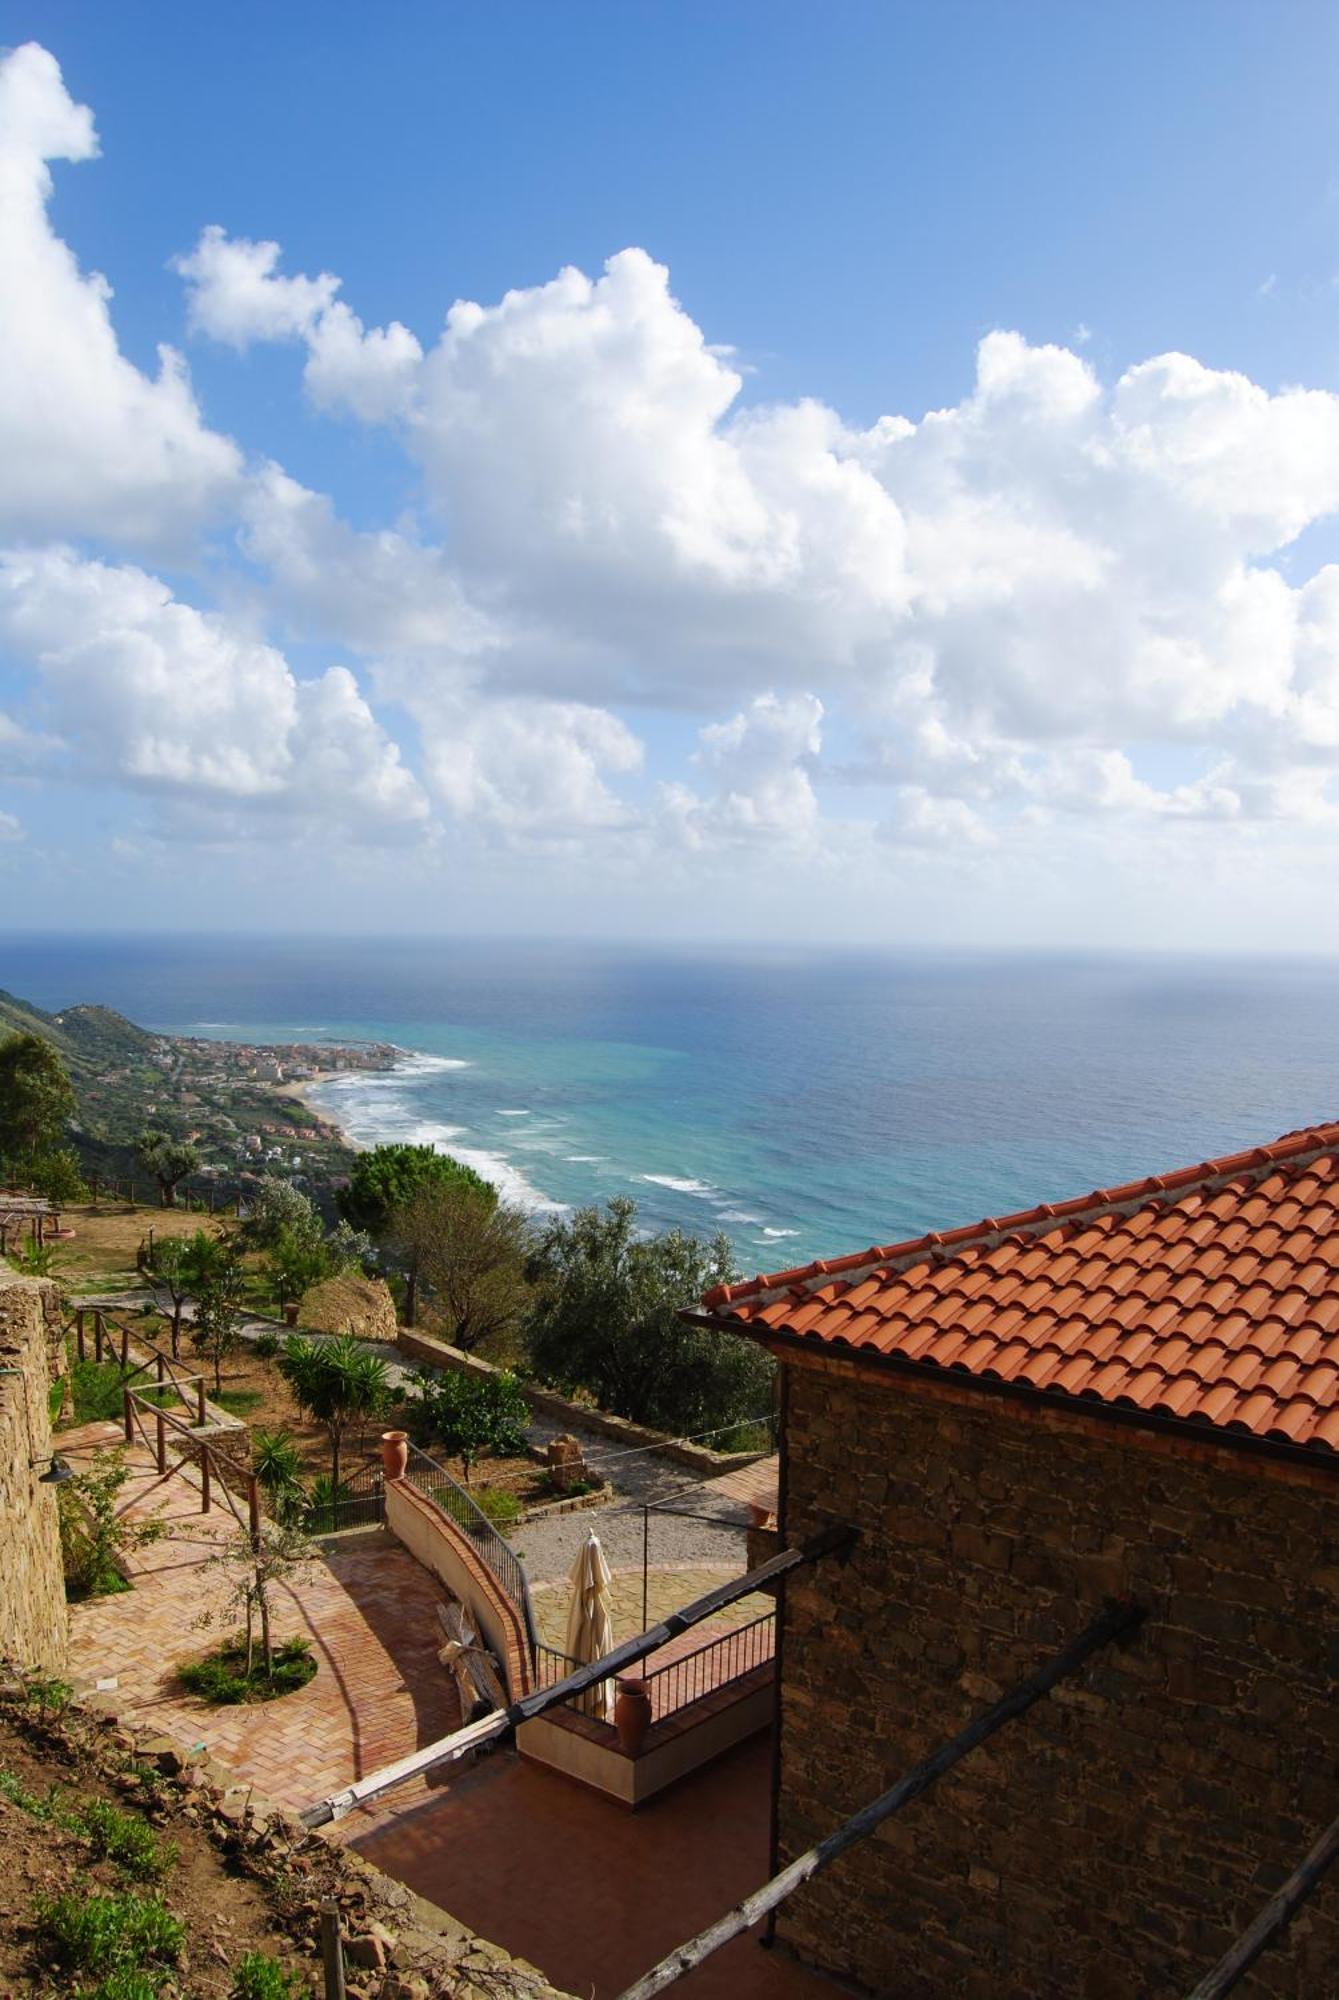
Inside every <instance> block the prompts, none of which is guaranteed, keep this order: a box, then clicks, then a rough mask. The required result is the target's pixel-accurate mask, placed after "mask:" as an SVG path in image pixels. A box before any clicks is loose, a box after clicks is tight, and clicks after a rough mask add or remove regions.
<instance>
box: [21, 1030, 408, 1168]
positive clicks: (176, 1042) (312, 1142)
mask: <svg viewBox="0 0 1339 2000" xmlns="http://www.w3.org/2000/svg"><path fill="white" fill-rule="evenodd" d="M0 1030H7V1031H9V1032H11V1033H34V1032H35V1033H37V1034H39V1035H41V1036H44V1037H46V1038H47V1039H49V1040H50V1041H51V1042H52V1043H53V1044H54V1045H55V1046H56V1047H57V1048H58V1049H59V1050H60V1051H61V1053H62V1055H63V1057H64V1058H65V1060H66V1062H67V1065H68V1069H69V1075H70V1081H71V1085H72V1087H73V1090H74V1095H75V1101H76V1114H75V1118H74V1121H73V1124H72V1127H71V1138H72V1140H73V1142H74V1145H75V1148H76V1150H77V1152H78V1155H79V1157H80V1160H81V1162H82V1165H83V1170H84V1173H85V1177H86V1178H87V1179H90V1180H96V1181H98V1182H99V1183H101V1182H107V1183H110V1184H120V1183H127V1184H129V1183H133V1181H134V1177H135V1173H136V1157H135V1143H136V1139H137V1136H138V1135H139V1134H140V1133H141V1132H142V1131H144V1130H145V1129H146V1128H150V1127H152V1128H157V1129H160V1130H162V1131H164V1132H165V1133H166V1134H167V1135H168V1137H169V1138H170V1139H172V1140H174V1141H181V1142H184V1143H187V1144H189V1145H191V1146H193V1147H194V1148H195V1151H196V1154H197V1155H198V1161H197V1164H196V1165H195V1166H194V1167H193V1169H192V1175H191V1179H192V1182H193V1183H198V1184H199V1185H200V1186H201V1187H202V1188H207V1187H210V1186H212V1187H213V1188H214V1189H215V1191H216V1192H217V1193H220V1194H227V1195H233V1194H236V1193H239V1192H242V1191H244V1190H245V1188H246V1187H247V1186H249V1185H253V1184H254V1182H255V1179H256V1177H257V1176H258V1175H259V1174H261V1173H263V1172H266V1171H271V1172H274V1171H278V1172H283V1173H285V1174H287V1175H291V1176H297V1177H299V1178H300V1179H301V1181H302V1184H303V1185H305V1186H308V1187H310V1188H311V1189H312V1190H313V1191H315V1192H316V1193H317V1194H318V1195H319V1196H320V1197H321V1198H322V1199H326V1200H328V1198H329V1196H330V1193H331V1190H332V1189H333V1187H334V1185H335V1184H336V1182H337V1181H338V1180H339V1179H340V1178H341V1177H343V1176H344V1175H345V1174H347V1172H348V1168H349V1163H350V1160H351V1158H352V1149H351V1147H350V1145H349V1142H348V1140H347V1139H346V1137H345V1136H344V1134H343V1133H342V1132H341V1131H340V1129H339V1126H338V1125H337V1124H336V1123H335V1122H334V1121H333V1120H332V1119H330V1118H328V1117H327V1116H325V1115H324V1114H323V1113H322V1112H321V1111H320V1110H319V1109H318V1108H316V1107H315V1106H314V1105H313V1104H311V1103H310V1102H309V1099H308V1095H307V1093H308V1092H309V1091H311V1090H312V1089H313V1088H314V1087H315V1086H316V1085H317V1084H319V1083H321V1082H324V1081H326V1080H328V1079H330V1078H332V1077H339V1076H347V1075H351V1074H356V1073H368V1072H378V1071H386V1070H390V1069H393V1068H394V1066H395V1064H396V1062H397V1060H398V1059H399V1057H400V1054H401V1051H399V1050H397V1049H396V1048H395V1047H394V1046H393V1045H392V1044H390V1043H389V1042H368V1041H350V1042H283V1043H274V1044H271V1043H250V1042H237V1041H228V1040H224V1039H222V1038H219V1039H213V1038H209V1037H204V1036H198V1035H173V1034H165V1033H161V1032H158V1031H153V1030H149V1029H145V1028H142V1027H139V1026H137V1025H136V1024H135V1023H134V1022H132V1021H128V1020H126V1019H125V1017H124V1016H123V1015H120V1014H118V1013H116V1012H114V1011H113V1010H112V1009H110V1008H107V1007H101V1006H96V1005H80V1006H75V1007H67V1008H64V1009H62V1010H61V1011H60V1012H59V1013H49V1012H45V1011H44V1010H43V1009H41V1008H38V1007H34V1006H32V1005H31V1004H30V1003H29V1002H27V1001H26V1000H22V999H19V998H17V997H16V996H15V995H13V994H9V993H0Z"/></svg>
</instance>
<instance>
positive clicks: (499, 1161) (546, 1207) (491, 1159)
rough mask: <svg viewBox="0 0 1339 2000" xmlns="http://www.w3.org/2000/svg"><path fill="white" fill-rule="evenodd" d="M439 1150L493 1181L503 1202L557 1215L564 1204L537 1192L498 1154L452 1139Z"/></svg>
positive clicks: (535, 1213)
mask: <svg viewBox="0 0 1339 2000" xmlns="http://www.w3.org/2000/svg"><path fill="white" fill-rule="evenodd" d="M441 1151H443V1152H445V1153H450V1155H451V1158H452V1159H453V1160H459V1161H460V1164H461V1165H462V1166H463V1167H473V1169H474V1171H475V1173H476V1174H482V1175H483V1177H484V1179H485V1180H486V1181H491V1182H492V1183H493V1186H494V1187H495V1188H496V1189H497V1191H498V1193H499V1194H500V1195H501V1196H502V1199H503V1200H504V1201H509V1202H511V1203H513V1205H514V1206H515V1207H517V1208H523V1209H524V1210H525V1211H526V1213H527V1215H561V1214H562V1213H563V1212H564V1210H565V1209H566V1207H567V1203H566V1202H565V1201H554V1200H552V1199H551V1197H550V1196H549V1195H546V1194H541V1193H540V1190H539V1189H538V1188H537V1187H536V1186H535V1185H534V1184H533V1182H531V1181H528V1180H527V1179H526V1177H525V1175H524V1174H523V1173H522V1172H521V1170H520V1168H519V1167H514V1166H513V1165H512V1163H511V1161H510V1160H508V1159H506V1158H505V1157H504V1156H503V1155H502V1154H501V1153H486V1152H484V1151H483V1150H482V1149H481V1148H480V1147H477V1146H458V1145H456V1143H455V1142H454V1140H453V1141H452V1143H451V1144H450V1145H449V1146H443V1147H442V1148H441Z"/></svg>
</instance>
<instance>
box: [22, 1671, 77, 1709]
mask: <svg viewBox="0 0 1339 2000" xmlns="http://www.w3.org/2000/svg"><path fill="white" fill-rule="evenodd" d="M73 1697H74V1688H73V1687H72V1685H71V1684H70V1682H69V1681H58V1680H57V1679H56V1678H55V1676H54V1675H52V1674H34V1675H33V1677H32V1679H31V1680H29V1681H28V1682H27V1684H26V1685H25V1687H24V1690H23V1699H24V1700H25V1701H26V1702H29V1703H30V1704H31V1705H32V1707H33V1708H36V1709H39V1710H40V1711H41V1713H42V1714H43V1715H59V1714H60V1712H61V1710H62V1709H63V1708H68V1707H69V1704H70V1702H71V1700H72V1699H73Z"/></svg>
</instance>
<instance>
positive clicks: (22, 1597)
mask: <svg viewBox="0 0 1339 2000" xmlns="http://www.w3.org/2000/svg"><path fill="white" fill-rule="evenodd" d="M64 1369H65V1355H64V1347H63V1343H62V1339H61V1326H60V1306H59V1301H58V1298H57V1293H56V1287H55V1286H54V1285H53V1284H52V1283H51V1282H50V1280H49V1279H41V1278H20V1277H19V1276H17V1275H16V1274H12V1273H10V1274H6V1275H4V1276H0V1370H2V1371H3V1372H2V1373H0V1655H6V1656H8V1657H9V1658H10V1659H12V1660H15V1661H17V1662H18V1664H19V1665H21V1666H25V1667H41V1668H44V1669H46V1670H48V1671H56V1670H59V1669H60V1668H61V1667H63V1666H64V1664H65V1658H66V1643H67V1628H66V1613H65V1580H64V1577H63V1575H62V1572H61V1561H60V1534H59V1530H58V1528H57V1523H56V1491H55V1488H54V1487H52V1486H43V1485H42V1484H41V1483H40V1482H39V1480H38V1477H37V1474H38V1472H39V1471H41V1470H42V1469H43V1468H44V1466H45V1464H46V1462H47V1460H48V1459H49V1458H50V1456H51V1425H50V1421H49V1418H48V1412H47V1392H48V1389H49V1387H50V1384H51V1383H52V1381H53V1380H55V1378H56V1377H57V1376H58V1375H60V1374H63V1373H64ZM10 1371H14V1372H10ZM33 1459H36V1460H37V1464H36V1465H33V1464H32V1463H31V1462H30V1461H31V1460H33Z"/></svg>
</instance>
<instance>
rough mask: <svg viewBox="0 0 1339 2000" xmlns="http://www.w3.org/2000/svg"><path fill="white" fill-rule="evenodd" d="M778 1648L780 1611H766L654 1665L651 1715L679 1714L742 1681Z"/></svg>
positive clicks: (649, 1690)
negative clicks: (680, 1711) (703, 1699)
mask: <svg viewBox="0 0 1339 2000" xmlns="http://www.w3.org/2000/svg"><path fill="white" fill-rule="evenodd" d="M775 1651H776V1613H775V1611H764V1612H763V1614H762V1616H761V1617H759V1618H754V1619H752V1620H751V1621H750V1623H749V1624H747V1625H736V1626H735V1627H734V1628H733V1629H732V1630H731V1631H729V1632H723V1633H722V1634H721V1635H720V1637H719V1638H716V1639H708V1640H707V1641H706V1643H705V1644H704V1645H701V1646H695V1647H694V1649H693V1651H692V1652H691V1653H684V1654H683V1655H682V1656H681V1657H680V1658H679V1659H677V1660H669V1661H667V1662H666V1664H665V1665H664V1666H663V1667H653V1668H652V1669H651V1671H650V1673H649V1674H647V1675H645V1677H644V1678H645V1680H646V1691H647V1693H648V1694H649V1695H650V1697H651V1714H652V1716H653V1717H654V1719H655V1720H656V1721H657V1722H659V1721H660V1720H661V1718H662V1717H664V1716H666V1715H676V1714H677V1713H678V1711H679V1710H680V1709H681V1708H688V1707H689V1706H690V1705H691V1704H692V1703H693V1702H695V1701H701V1700H702V1698H703V1696H704V1695H709V1694H715V1692H716V1690H717V1688H723V1687H727V1686H728V1685H729V1684H730V1682H731V1681H737V1680H742V1679H743V1677H744V1675H745V1674H749V1673H752V1671H753V1669H754V1668H755V1667H761V1666H765V1665H766V1664H767V1662H768V1661H769V1660H770V1659H771V1658H772V1655H773V1654H774V1652H775Z"/></svg>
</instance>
